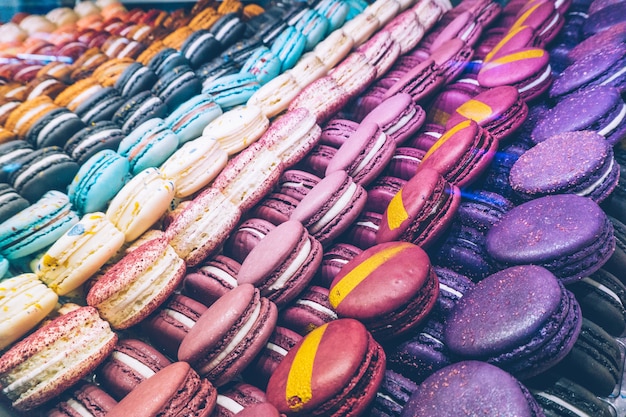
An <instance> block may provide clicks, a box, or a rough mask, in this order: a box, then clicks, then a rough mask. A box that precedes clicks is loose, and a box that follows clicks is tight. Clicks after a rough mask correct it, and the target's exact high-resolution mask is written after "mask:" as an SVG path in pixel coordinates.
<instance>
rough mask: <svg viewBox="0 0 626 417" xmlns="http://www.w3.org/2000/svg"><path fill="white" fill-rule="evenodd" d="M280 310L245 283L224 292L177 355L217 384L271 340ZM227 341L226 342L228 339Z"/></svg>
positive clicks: (227, 380)
mask: <svg viewBox="0 0 626 417" xmlns="http://www.w3.org/2000/svg"><path fill="white" fill-rule="evenodd" d="M277 316H278V311H277V309H276V306H275V305H274V303H272V302H271V301H269V300H268V299H267V298H265V297H261V296H260V294H259V290H258V289H256V288H254V287H253V286H252V285H250V284H242V285H239V286H238V287H236V288H234V289H232V290H230V291H229V292H227V293H226V294H224V295H223V296H221V297H220V298H219V299H218V300H217V301H216V302H215V303H213V304H212V305H211V306H210V307H209V308H208V309H207V310H206V311H205V312H204V313H203V314H202V316H200V318H199V319H198V321H197V322H196V324H195V325H194V326H193V327H192V328H191V330H190V331H189V333H187V335H186V336H185V338H184V339H183V341H182V343H181V345H180V348H179V349H178V359H179V360H182V361H185V362H187V363H189V364H190V365H191V366H192V367H193V368H194V369H196V370H197V371H198V373H199V374H200V375H202V376H204V377H206V378H207V379H208V380H209V381H211V382H212V383H213V384H214V385H215V386H222V385H224V384H226V383H227V382H229V381H231V380H232V379H233V378H235V377H236V376H237V375H239V374H240V373H241V372H242V371H243V369H244V368H245V367H246V366H247V365H249V364H250V363H251V362H252V360H253V359H254V357H255V356H256V355H257V354H258V353H259V352H260V351H261V349H263V347H264V346H265V344H266V343H267V341H268V340H269V338H270V336H271V334H272V331H273V330H274V327H275V326H276V320H277ZM225 342H226V343H225Z"/></svg>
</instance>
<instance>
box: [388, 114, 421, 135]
mask: <svg viewBox="0 0 626 417" xmlns="http://www.w3.org/2000/svg"><path fill="white" fill-rule="evenodd" d="M416 113H417V109H416V108H415V107H409V113H406V114H405V115H404V116H402V117H401V118H400V120H398V121H397V122H396V123H394V124H392V125H391V126H389V127H387V128H386V129H385V133H386V134H387V135H389V136H391V135H393V134H394V133H396V132H397V131H398V130H400V128H402V127H404V126H405V125H406V124H407V123H408V122H409V120H411V119H412V118H413V116H415V114H416Z"/></svg>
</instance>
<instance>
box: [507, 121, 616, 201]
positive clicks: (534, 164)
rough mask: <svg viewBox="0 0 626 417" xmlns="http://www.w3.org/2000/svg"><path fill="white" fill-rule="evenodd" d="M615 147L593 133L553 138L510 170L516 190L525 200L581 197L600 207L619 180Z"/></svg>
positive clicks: (537, 147) (560, 135)
mask: <svg viewBox="0 0 626 417" xmlns="http://www.w3.org/2000/svg"><path fill="white" fill-rule="evenodd" d="M619 172H620V171H619V164H617V163H616V161H615V160H614V158H613V148H612V147H611V146H610V145H609V144H608V142H607V141H606V140H605V139H604V138H603V137H602V136H600V135H598V134H597V133H594V132H590V131H581V132H578V131H576V132H566V133H561V134H558V135H555V136H551V137H549V138H548V139H546V140H545V141H543V142H540V143H538V144H537V145H536V146H534V147H533V148H530V149H529V150H528V151H526V152H525V153H524V154H523V155H522V156H521V157H520V158H519V159H518V160H517V161H516V162H515V164H513V167H512V168H511V172H510V174H509V180H510V183H511V187H512V188H513V190H514V191H515V192H516V193H517V194H518V195H519V196H520V197H521V198H522V199H524V200H529V199H532V198H537V197H541V196H543V195H549V194H566V193H569V194H578V195H581V196H584V197H589V198H591V199H592V200H594V201H595V202H596V203H598V204H600V203H601V202H602V201H604V200H605V199H606V198H607V197H608V196H609V195H610V194H611V192H612V191H613V189H614V188H615V186H616V185H617V182H618V180H619Z"/></svg>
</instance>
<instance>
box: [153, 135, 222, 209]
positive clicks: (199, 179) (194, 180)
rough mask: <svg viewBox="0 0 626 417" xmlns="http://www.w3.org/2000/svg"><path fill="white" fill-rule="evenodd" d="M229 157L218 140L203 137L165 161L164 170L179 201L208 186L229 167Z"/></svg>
mask: <svg viewBox="0 0 626 417" xmlns="http://www.w3.org/2000/svg"><path fill="white" fill-rule="evenodd" d="M227 160H228V155H227V153H226V151H225V150H223V149H222V148H220V147H219V144H218V143H217V141H215V140H210V139H206V138H204V137H199V138H197V139H195V140H191V141H189V142H186V143H185V144H183V146H181V147H180V148H179V149H178V150H177V151H176V152H174V153H173V154H172V155H171V156H170V157H168V158H167V160H165V162H164V163H163V164H162V165H161V167H160V170H161V172H162V173H163V175H164V176H165V177H166V178H170V179H171V180H172V181H173V183H174V188H175V190H176V192H175V196H176V197H178V198H184V197H189V196H191V195H192V194H194V193H196V192H197V191H200V190H201V189H202V188H204V187H205V186H207V185H208V184H209V183H210V182H211V181H212V180H213V179H214V178H215V177H217V176H218V175H219V173H220V172H221V171H222V169H223V168H224V167H225V166H226V163H227Z"/></svg>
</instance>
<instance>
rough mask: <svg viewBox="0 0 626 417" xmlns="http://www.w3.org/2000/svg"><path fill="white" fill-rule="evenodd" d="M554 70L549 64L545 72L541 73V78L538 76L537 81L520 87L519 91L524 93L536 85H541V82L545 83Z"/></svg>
mask: <svg viewBox="0 0 626 417" xmlns="http://www.w3.org/2000/svg"><path fill="white" fill-rule="evenodd" d="M551 72H552V69H551V68H550V65H548V67H547V68H546V70H545V71H544V72H543V74H541V76H540V77H539V78H537V79H536V80H535V81H533V82H531V83H529V84H527V85H525V86H523V87H520V88H518V89H517V91H519V92H520V93H524V92H526V91H528V90H530V89H532V88H535V87H536V86H538V85H540V84H541V83H543V82H544V81H545V80H547V79H548V77H549V76H550V73H551Z"/></svg>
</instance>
